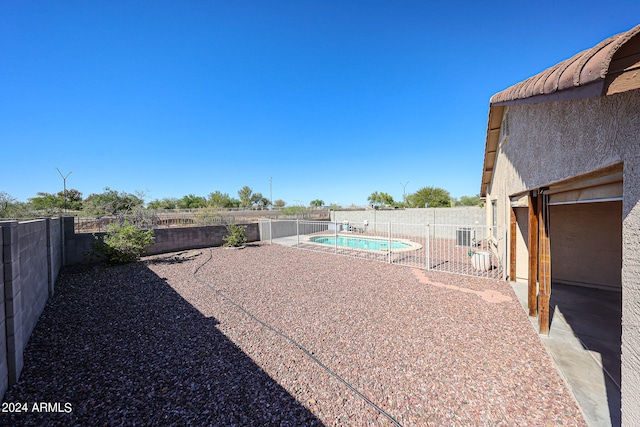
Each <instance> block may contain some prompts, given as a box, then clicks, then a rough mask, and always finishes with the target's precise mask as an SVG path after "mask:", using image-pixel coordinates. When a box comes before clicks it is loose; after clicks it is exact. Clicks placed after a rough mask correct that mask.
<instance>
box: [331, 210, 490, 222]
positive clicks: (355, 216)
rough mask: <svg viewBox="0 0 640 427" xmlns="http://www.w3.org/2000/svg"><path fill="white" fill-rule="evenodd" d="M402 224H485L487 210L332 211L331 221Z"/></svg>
mask: <svg viewBox="0 0 640 427" xmlns="http://www.w3.org/2000/svg"><path fill="white" fill-rule="evenodd" d="M344 220H348V221H350V222H351V221H353V222H363V221H364V220H367V221H368V222H369V223H374V222H383V223H386V222H391V223H402V224H439V225H461V224H464V225H485V223H486V222H485V221H486V212H485V209H484V208H481V207H479V206H461V207H455V208H410V209H388V210H387V209H380V210H378V209H367V210H362V211H350V210H345V211H331V221H338V222H342V221H344Z"/></svg>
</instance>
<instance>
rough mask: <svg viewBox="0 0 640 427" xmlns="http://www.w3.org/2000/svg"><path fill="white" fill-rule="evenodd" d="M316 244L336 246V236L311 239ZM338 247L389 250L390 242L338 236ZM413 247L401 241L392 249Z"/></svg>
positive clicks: (392, 243) (396, 241) (394, 243)
mask: <svg viewBox="0 0 640 427" xmlns="http://www.w3.org/2000/svg"><path fill="white" fill-rule="evenodd" d="M309 240H311V241H312V242H314V243H320V244H323V245H332V246H333V245H335V244H336V238H335V236H316V237H312V238H311V239H309ZM338 246H343V247H347V248H353V249H369V250H372V251H380V250H389V241H388V240H381V239H368V238H366V237H342V236H338ZM410 247H411V245H410V244H408V243H404V242H401V241H399V240H392V241H391V249H408V248H410Z"/></svg>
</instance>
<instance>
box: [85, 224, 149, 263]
mask: <svg viewBox="0 0 640 427" xmlns="http://www.w3.org/2000/svg"><path fill="white" fill-rule="evenodd" d="M154 240H155V238H154V235H153V230H144V229H142V228H140V227H136V226H135V225H134V224H132V223H130V222H129V221H128V220H124V222H123V223H117V222H116V223H112V224H109V226H108V227H107V234H106V235H105V236H104V238H103V239H102V242H101V241H100V240H98V238H97V237H96V248H97V249H98V250H99V251H100V252H102V253H103V254H104V255H105V256H106V257H107V262H108V263H110V264H126V263H129V262H134V261H137V260H139V259H140V256H141V255H142V254H143V253H144V250H145V249H146V248H147V247H148V246H150V245H152V244H153V242H154Z"/></svg>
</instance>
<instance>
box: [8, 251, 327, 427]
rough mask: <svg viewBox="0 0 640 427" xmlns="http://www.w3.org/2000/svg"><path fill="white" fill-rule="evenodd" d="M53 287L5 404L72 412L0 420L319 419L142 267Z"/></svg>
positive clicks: (81, 270) (67, 278)
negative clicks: (57, 405)
mask: <svg viewBox="0 0 640 427" xmlns="http://www.w3.org/2000/svg"><path fill="white" fill-rule="evenodd" d="M56 292H57V293H56V295H55V296H54V297H53V298H52V299H51V300H50V301H49V303H48V304H47V307H46V308H45V311H44V313H43V315H42V317H41V319H40V321H39V323H38V325H37V326H36V328H35V330H34V333H33V335H32V337H31V339H30V342H29V344H28V346H27V349H26V351H25V366H24V370H23V372H22V375H21V377H20V380H19V382H18V383H17V384H16V385H14V386H13V387H11V388H10V389H9V390H8V391H7V393H6V394H5V398H4V401H5V402H12V403H16V402H27V403H28V405H29V411H31V409H32V404H33V403H34V402H51V403H55V402H60V403H61V405H60V408H61V409H62V410H64V409H65V406H64V404H65V403H70V404H71V407H72V412H71V413H64V412H63V413H51V412H49V413H34V412H30V413H27V414H24V413H13V414H7V413H2V414H0V424H2V425H5V424H15V425H43V424H46V425H71V424H81V425H132V424H141V425H158V426H164V425H211V426H218V425H221V426H222V425H224V426H229V425H241V426H258V425H260V426H271V425H278V426H307V425H308V426H321V425H323V424H322V423H321V422H320V421H319V420H318V419H317V418H316V417H315V416H314V415H313V414H312V413H311V412H310V411H308V410H307V409H306V408H305V407H304V406H303V405H302V404H300V403H299V402H298V401H297V400H296V399H295V398H294V397H293V396H291V395H290V394H289V393H288V392H287V390H286V389H284V388H283V387H281V386H280V385H279V384H278V383H277V382H276V381H274V380H273V379H272V378H271V377H269V375H268V374H267V373H266V372H264V371H263V370H262V369H261V368H260V367H259V366H257V365H256V364H255V363H254V362H253V361H252V360H251V359H250V358H249V357H248V356H247V355H246V354H245V353H243V352H242V350H241V349H240V348H239V347H237V346H236V345H235V344H234V343H233V342H231V341H230V340H229V339H228V338H227V337H226V336H224V335H223V334H222V333H221V332H219V331H218V329H217V328H216V327H215V325H216V324H217V321H216V320H215V319H214V318H210V317H209V318H207V317H204V316H203V315H202V314H201V313H200V312H199V311H198V310H197V309H195V308H194V307H193V306H192V305H191V304H189V303H188V302H187V301H185V300H184V299H183V298H182V297H181V296H180V295H179V294H178V293H176V292H175V291H174V290H173V289H172V288H171V287H170V286H169V285H168V284H167V283H166V282H165V280H163V279H162V278H160V277H158V276H157V275H156V274H155V273H154V272H152V271H151V270H149V269H148V268H147V267H146V266H144V264H141V263H140V264H136V265H128V266H121V267H113V268H104V267H95V266H94V267H87V266H76V267H68V268H65V269H63V271H62V273H61V275H60V277H59V281H58V283H57V285H56Z"/></svg>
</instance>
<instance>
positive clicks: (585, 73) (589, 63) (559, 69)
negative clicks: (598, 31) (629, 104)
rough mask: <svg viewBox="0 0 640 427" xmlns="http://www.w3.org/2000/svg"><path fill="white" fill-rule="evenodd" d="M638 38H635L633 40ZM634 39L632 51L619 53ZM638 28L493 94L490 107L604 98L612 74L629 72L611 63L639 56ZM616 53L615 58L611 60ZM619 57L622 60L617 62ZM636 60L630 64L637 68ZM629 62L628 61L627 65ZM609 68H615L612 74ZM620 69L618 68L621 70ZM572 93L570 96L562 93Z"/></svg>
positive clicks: (639, 32) (639, 38)
mask: <svg viewBox="0 0 640 427" xmlns="http://www.w3.org/2000/svg"><path fill="white" fill-rule="evenodd" d="M636 36H638V37H636ZM634 37H636V39H635V40H634V41H633V43H631V44H632V45H634V47H633V48H632V49H629V48H627V49H626V51H629V50H630V51H631V52H620V53H619V51H621V48H622V47H623V46H624V45H625V44H627V43H628V42H629V41H632V39H633V38H634ZM639 44H640V25H638V26H636V27H634V28H632V29H631V30H629V31H626V32H624V33H620V34H616V35H615V36H612V37H609V38H608V39H606V40H603V41H602V42H600V43H598V44H597V45H596V46H594V47H592V48H591V49H587V50H584V51H582V52H580V53H578V54H576V55H574V56H572V57H571V58H569V59H567V60H565V61H562V62H560V63H559V64H556V65H554V66H553V67H551V68H548V69H547V70H545V71H543V72H541V73H539V74H536V75H535V76H533V77H530V78H528V79H526V80H524V81H522V82H520V83H517V84H515V85H513V86H511V87H510V88H508V89H505V90H503V91H502V92H499V93H497V94H495V95H494V96H493V97H492V98H491V104H492V105H493V104H496V105H508V104H512V103H521V102H548V101H555V100H562V99H575V98H583V97H592V96H601V95H604V94H606V93H605V92H606V90H607V84H606V81H605V80H606V79H607V77H608V75H610V74H612V72H614V71H615V72H620V71H628V69H625V68H624V64H618V66H617V67H613V66H612V60H616V59H620V61H618V62H625V61H624V59H625V58H628V57H629V56H633V57H635V56H637V54H638V53H639V52H640V51H639V50H638V45H639ZM616 53H619V54H618V55H617V56H616V58H614V56H615V55H616ZM618 57H622V58H618ZM636 61H637V59H635V60H634V61H631V63H630V64H627V65H634V66H635V67H637V65H638V64H637V62H636ZM626 62H630V61H626ZM610 67H611V68H618V69H616V70H612V69H610ZM620 67H621V68H620ZM569 90H570V91H572V92H574V93H572V94H571V95H568V94H567V93H565V92H566V91H569Z"/></svg>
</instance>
